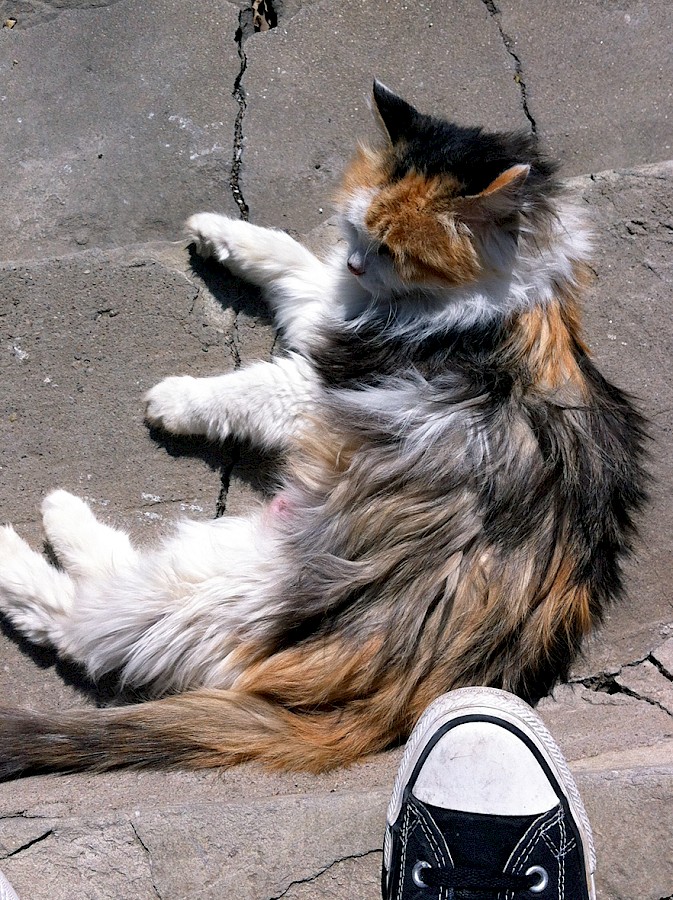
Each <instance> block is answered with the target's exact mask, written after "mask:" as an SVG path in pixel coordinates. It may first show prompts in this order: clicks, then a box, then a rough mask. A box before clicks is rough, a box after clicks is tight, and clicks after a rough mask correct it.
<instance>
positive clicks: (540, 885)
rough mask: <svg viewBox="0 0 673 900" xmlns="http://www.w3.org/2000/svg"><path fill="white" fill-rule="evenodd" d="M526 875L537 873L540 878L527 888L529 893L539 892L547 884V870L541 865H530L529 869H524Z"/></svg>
mask: <svg viewBox="0 0 673 900" xmlns="http://www.w3.org/2000/svg"><path fill="white" fill-rule="evenodd" d="M526 875H539V876H540V880H539V881H538V882H537V884H534V885H532V887H529V888H528V890H529V891H530V893H531V894H541V893H542V891H543V890H544V889H545V888H546V887H547V885H548V884H549V875H547V870H546V869H543V868H542V866H531V867H530V869H526Z"/></svg>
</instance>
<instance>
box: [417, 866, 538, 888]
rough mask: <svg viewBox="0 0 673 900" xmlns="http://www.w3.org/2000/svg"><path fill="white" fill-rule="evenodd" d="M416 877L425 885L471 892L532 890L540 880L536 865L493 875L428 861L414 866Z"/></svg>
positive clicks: (419, 883)
mask: <svg viewBox="0 0 673 900" xmlns="http://www.w3.org/2000/svg"><path fill="white" fill-rule="evenodd" d="M414 881H415V882H416V884H417V885H419V887H420V886H425V887H435V888H439V887H445V888H452V889H453V890H454V891H469V892H470V894H496V893H498V892H499V891H530V889H531V888H534V887H536V886H538V885H539V884H540V875H539V873H538V870H537V869H536V870H535V871H533V872H530V871H529V872H528V873H527V874H526V875H505V874H498V875H494V874H492V873H490V872H484V871H483V870H481V869H467V868H465V869H462V868H461V869H449V868H442V867H438V866H431V865H430V864H429V863H421V864H417V865H416V866H415V867H414Z"/></svg>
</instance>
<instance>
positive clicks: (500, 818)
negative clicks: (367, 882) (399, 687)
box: [382, 688, 595, 900]
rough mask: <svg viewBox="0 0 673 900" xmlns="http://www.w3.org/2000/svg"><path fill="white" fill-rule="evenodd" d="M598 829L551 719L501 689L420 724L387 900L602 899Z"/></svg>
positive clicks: (398, 807) (396, 806) (462, 696)
mask: <svg viewBox="0 0 673 900" xmlns="http://www.w3.org/2000/svg"><path fill="white" fill-rule="evenodd" d="M594 869H595V856H594V849H593V840H592V835H591V829H590V826H589V822H588V819H587V816H586V813H585V811H584V807H583V805H582V802H581V800H580V797H579V794H578V792H577V788H576V786H575V783H574V781H573V779H572V776H571V775H570V772H569V770H568V767H567V764H566V762H565V760H564V759H563V756H562V754H561V752H560V750H559V748H558V746H557V745H556V743H555V742H554V740H553V738H552V737H551V735H550V734H549V732H548V731H547V729H546V728H545V726H544V725H543V723H542V721H541V720H540V719H539V717H538V716H537V715H536V714H535V713H534V712H533V710H532V709H531V708H530V707H529V706H528V705H527V704H525V703H523V701H521V700H519V699H518V698H516V697H514V696H513V695H511V694H508V693H506V692H504V691H498V690H495V689H492V688H464V689H461V690H457V691H452V692H451V693H449V694H445V695H444V696H442V697H440V698H439V699H438V700H436V701H435V702H434V703H433V704H431V706H430V707H429V708H428V709H427V710H426V712H425V713H424V715H423V716H422V718H421V720H420V721H419V723H418V725H417V726H416V728H415V729H414V731H413V733H412V735H411V737H410V739H409V742H408V744H407V749H406V751H405V754H404V757H403V759H402V763H401V765H400V771H399V774H398V777H397V781H396V783H395V788H394V790H393V795H392V798H391V801H390V806H389V809H388V817H387V827H386V837H385V843H384V861H383V873H382V891H383V897H384V900H473V898H474V900H478V898H482V900H483V898H487V897H490V898H499V900H520V898H530V900H534V898H540V900H595V892H594V886H593V872H594Z"/></svg>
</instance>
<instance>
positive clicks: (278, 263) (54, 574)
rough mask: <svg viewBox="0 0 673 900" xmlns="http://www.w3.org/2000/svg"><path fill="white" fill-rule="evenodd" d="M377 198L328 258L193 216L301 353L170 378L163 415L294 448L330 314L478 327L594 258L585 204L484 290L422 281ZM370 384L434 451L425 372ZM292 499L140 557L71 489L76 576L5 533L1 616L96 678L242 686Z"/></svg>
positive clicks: (361, 400)
mask: <svg viewBox="0 0 673 900" xmlns="http://www.w3.org/2000/svg"><path fill="white" fill-rule="evenodd" d="M365 201H366V198H359V200H358V199H357V198H356V202H354V204H353V205H352V209H351V210H350V216H351V219H352V221H351V222H350V225H347V226H346V227H347V233H348V237H349V247H348V249H347V250H346V251H344V252H337V253H336V254H335V255H334V256H333V257H332V259H331V260H330V261H329V262H328V263H323V262H320V261H319V260H318V259H316V257H314V256H313V255H312V254H311V253H309V251H308V250H306V249H305V248H304V247H302V246H301V245H300V244H298V243H297V242H296V241H294V240H293V239H292V238H290V237H289V236H288V235H287V234H284V233H283V232H280V231H274V230H270V229H265V228H259V227H257V226H254V225H251V224H249V223H247V222H241V221H237V220H233V219H228V218H226V217H224V216H219V215H215V214H211V213H201V214H199V215H196V216H193V217H192V218H191V219H190V220H189V222H188V226H187V227H188V232H189V234H190V236H191V237H192V239H193V240H194V241H195V242H196V244H197V248H198V250H199V252H201V253H202V254H204V255H212V256H214V257H215V258H216V259H218V260H219V261H220V262H222V263H223V264H224V265H226V266H227V267H228V268H229V269H230V270H231V271H232V272H234V273H235V274H237V275H240V276H242V277H244V278H246V279H247V280H248V281H251V282H253V283H254V284H257V285H259V286H260V287H261V288H262V289H263V291H264V294H265V296H266V298H267V300H268V302H269V304H270V306H271V308H272V310H273V312H274V314H275V318H276V322H277V324H278V326H279V328H280V329H281V330H282V332H283V335H284V337H285V340H286V342H287V344H288V346H289V347H290V348H291V350H292V351H293V352H291V353H290V354H289V355H287V356H283V357H280V358H278V359H276V360H274V361H273V362H269V363H267V362H262V363H257V364H256V365H253V366H250V367H248V368H246V369H243V370H240V371H237V372H233V373H229V374H227V375H221V376H217V377H214V378H201V379H196V378H191V377H186V376H183V377H171V378H167V379H166V380H165V381H163V382H161V383H160V384H158V385H157V386H156V387H154V388H152V390H150V391H149V393H148V394H147V397H146V404H147V407H146V415H147V419H148V420H149V421H150V422H151V423H153V424H155V425H158V426H161V427H162V428H165V429H166V430H168V431H172V432H176V433H180V434H187V433H192V434H200V435H205V436H206V437H208V438H211V439H214V440H221V439H223V438H226V437H228V436H230V435H235V436H237V437H244V438H247V439H250V440H253V441H255V442H257V443H259V444H261V445H264V446H266V447H271V448H279V449H283V448H284V447H286V445H287V442H288V436H289V435H292V434H293V433H295V432H296V430H297V429H298V427H299V425H300V422H301V419H302V415H304V413H305V412H307V411H309V412H310V409H311V407H312V405H313V404H319V403H320V402H321V396H320V393H319V387H318V384H317V382H316V379H315V377H314V375H313V372H312V370H311V367H310V365H309V363H308V362H307V360H306V357H305V355H304V354H306V352H307V351H309V350H310V348H311V346H312V344H313V342H314V341H315V337H316V334H317V333H318V332H319V330H320V325H321V323H323V322H327V321H329V320H330V319H334V318H336V319H342V320H348V319H352V318H353V317H354V316H356V315H358V314H360V313H361V312H363V311H364V310H365V309H366V308H367V307H375V306H377V305H381V306H382V309H383V312H384V315H385V317H386V319H387V320H388V321H389V322H391V323H394V324H395V327H396V328H398V329H399V331H400V332H402V333H403V332H404V330H405V329H406V328H411V327H412V323H414V322H415V323H416V324H415V326H414V327H416V329H418V320H419V318H422V317H424V318H425V320H426V321H427V322H428V328H429V329H434V328H435V327H436V326H437V324H442V325H449V324H455V323H457V322H461V321H462V322H465V323H466V324H469V323H471V322H474V321H475V320H477V319H479V318H482V317H485V316H489V315H493V314H496V313H499V314H502V312H503V311H510V310H514V309H516V308H521V307H525V306H527V305H529V304H531V303H533V302H539V301H544V300H545V299H546V297H547V296H548V295H549V294H550V292H551V288H552V283H553V281H554V279H556V278H558V277H559V276H565V277H568V276H569V275H570V271H571V266H572V262H573V261H574V260H576V259H578V258H581V257H582V256H583V255H584V254H585V252H586V246H585V238H584V237H583V232H582V231H581V229H580V228H579V226H578V224H577V223H576V222H575V221H574V213H573V212H572V210H571V209H570V208H566V209H563V208H561V209H560V214H559V221H558V227H557V234H556V235H555V240H554V241H552V242H551V243H550V245H549V249H543V250H541V251H536V250H535V245H534V243H533V242H532V241H531V242H528V241H526V240H525V236H524V239H523V240H522V250H521V252H519V253H517V254H516V256H515V257H514V258H513V260H512V264H511V266H510V268H509V270H508V271H503V272H501V273H500V274H498V275H497V276H491V277H490V278H488V279H486V278H484V279H482V281H481V282H479V283H477V284H475V285H473V286H471V287H469V288H461V289H455V290H453V289H444V290H441V289H439V288H437V289H432V290H427V289H424V288H422V287H421V286H416V287H414V286H409V285H405V284H402V283H401V282H400V281H399V279H397V276H396V275H395V273H394V270H393V268H392V265H391V264H390V261H389V260H387V259H384V258H383V257H381V256H379V255H378V254H377V253H376V252H375V250H376V248H375V242H373V241H371V239H369V238H368V237H367V235H366V234H365V233H364V230H363V229H364V226H363V215H364V213H363V204H364V203H365ZM566 220H567V222H568V224H567V225H566V224H565V222H566ZM353 252H362V253H363V254H364V256H365V257H366V258H367V261H368V272H369V274H368V277H366V278H355V277H354V276H352V275H350V274H349V273H348V272H347V270H346V259H347V258H348V256H349V254H351V253H353ZM416 333H418V331H417V332H416ZM354 393H355V394H356V395H357V396H355V397H353V398H351V400H352V403H353V404H355V405H357V404H360V405H362V409H363V412H365V413H366V412H367V411H369V412H370V413H376V414H377V415H378V416H380V417H382V418H383V419H385V420H386V421H387V423H388V425H389V427H391V428H393V429H399V431H400V432H401V433H404V434H405V435H406V438H405V439H406V440H407V442H408V445H409V446H411V447H413V448H417V449H418V452H419V453H422V452H425V450H424V448H427V445H428V444H432V443H433V441H434V440H435V439H436V436H437V435H438V434H440V432H441V429H440V428H439V427H438V425H439V423H438V422H436V421H435V417H434V414H433V398H432V396H431V393H428V388H427V385H425V384H424V382H423V379H421V378H420V376H419V379H418V380H417V381H414V380H413V379H410V378H407V379H406V380H405V379H402V380H401V381H400V384H399V385H398V386H397V388H396V389H395V390H394V391H391V390H388V391H385V390H383V389H378V388H377V389H371V390H369V391H368V392H364V391H362V392H354ZM455 415H456V416H458V417H460V418H461V420H462V421H461V423H460V428H459V431H461V432H462V433H465V432H466V431H468V432H469V431H470V430H472V431H474V428H475V426H474V422H473V420H472V417H471V414H470V410H467V409H466V410H462V409H456V410H455ZM445 424H446V421H445V420H444V422H443V425H445ZM474 438H475V439H474V441H473V447H476V448H477V451H478V452H480V453H484V452H486V449H487V448H484V447H482V446H481V445H480V438H479V434H477V433H476V432H475V434H474ZM281 507H282V504H280V505H278V504H277V503H276V506H274V504H272V505H271V507H269V508H268V509H267V510H266V511H263V512H262V511H258V512H255V513H253V514H252V515H250V516H249V517H247V518H226V519H219V520H216V521H211V522H185V523H183V524H182V525H180V526H179V527H178V528H177V530H176V532H175V534H174V535H173V536H171V537H169V538H167V539H166V540H165V541H164V543H163V544H162V545H161V546H160V547H159V548H158V549H156V550H153V551H150V552H145V553H140V552H139V551H137V550H136V549H134V548H133V547H132V546H131V543H130V541H129V538H128V537H127V536H126V535H125V534H124V533H122V532H120V531H117V530H115V529H113V528H110V527H109V526H107V525H104V524H102V523H100V522H98V521H97V520H96V519H95V517H94V516H93V513H92V512H91V510H90V509H89V507H88V506H87V505H86V504H85V503H84V502H83V501H81V500H79V499H77V498H76V497H73V496H72V495H70V494H67V493H66V492H65V491H56V492H54V493H52V494H50V495H49V496H48V497H47V498H46V500H45V501H44V504H43V518H44V528H45V532H46V534H47V537H48V538H49V540H50V541H51V543H52V545H53V546H54V549H55V550H56V552H57V553H58V556H59V558H60V560H61V562H62V564H63V566H64V567H65V570H66V571H65V572H62V571H59V570H57V569H56V568H54V567H53V566H51V565H49V563H47V561H46V560H45V559H44V558H43V557H42V556H40V555H39V554H37V553H35V552H34V551H33V550H31V549H30V547H29V546H28V545H27V544H26V543H25V542H24V541H23V540H22V539H21V538H20V537H19V536H18V535H17V534H16V533H15V532H14V530H13V529H11V528H9V527H7V528H4V529H2V530H0V611H1V612H3V613H4V614H6V615H7V617H8V618H9V620H10V621H11V622H12V623H13V624H14V625H15V626H16V627H17V628H18V629H20V630H21V631H22V632H23V633H24V634H25V635H26V636H27V637H29V638H30V639H31V640H34V641H37V642H40V643H43V642H49V643H52V644H53V645H54V646H55V647H56V648H57V649H58V650H59V651H60V652H61V653H63V654H64V655H67V656H70V657H72V658H74V659H75V660H78V661H80V662H81V663H83V664H84V665H85V666H86V667H87V669H88V671H89V672H90V674H91V675H92V676H98V675H101V674H102V673H104V672H107V671H111V670H114V669H120V670H121V671H122V677H123V679H124V680H125V681H126V682H127V683H130V684H136V685H144V686H148V685H149V686H151V688H152V689H153V690H154V691H155V692H157V693H161V692H165V691H176V690H184V689H186V688H190V687H196V686H199V685H209V686H220V687H226V686H230V685H231V684H232V683H233V682H234V681H235V678H236V675H237V673H238V669H237V662H236V655H235V651H236V648H237V647H238V646H239V644H240V642H241V641H242V640H243V639H244V638H250V637H251V636H254V635H255V634H256V633H261V632H263V630H264V628H265V627H267V625H268V622H269V621H270V620H272V618H273V614H274V609H273V606H272V602H270V600H269V598H270V597H273V596H274V587H275V586H276V585H277V584H278V582H279V580H280V579H281V577H282V576H283V575H284V574H285V572H284V566H285V565H286V563H285V560H284V558H283V554H282V547H281V546H280V544H279V536H278V535H279V532H278V528H277V522H278V516H280V515H282V512H279V511H278V510H279V509H280V508H281Z"/></svg>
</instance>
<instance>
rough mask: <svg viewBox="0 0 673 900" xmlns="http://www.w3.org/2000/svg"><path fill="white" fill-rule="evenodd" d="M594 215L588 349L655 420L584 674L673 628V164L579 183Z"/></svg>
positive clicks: (614, 663)
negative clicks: (634, 511) (617, 598)
mask: <svg viewBox="0 0 673 900" xmlns="http://www.w3.org/2000/svg"><path fill="white" fill-rule="evenodd" d="M574 184H575V187H576V189H577V190H578V191H579V193H580V196H581V197H582V199H583V202H584V203H585V204H586V206H587V207H588V210H589V212H590V214H591V217H592V219H593V223H594V232H595V251H594V259H595V262H594V269H595V272H596V276H597V277H596V282H595V285H594V289H593V291H592V293H591V296H590V297H589V300H588V302H587V304H586V315H585V319H586V329H587V336H588V339H589V345H590V348H591V350H592V352H593V354H594V357H595V359H596V361H597V363H598V365H599V367H600V368H601V370H602V371H603V373H604V374H605V375H607V376H608V377H609V378H611V379H613V380H614V381H615V382H616V383H617V384H618V385H620V386H621V387H623V388H625V389H626V390H628V391H629V392H631V393H632V394H634V395H635V397H636V398H637V399H638V401H639V403H640V405H641V408H642V409H643V410H644V412H645V413H646V415H647V416H648V417H649V419H650V421H651V426H650V431H651V436H652V444H651V448H650V449H651V460H650V463H649V468H650V471H651V473H652V475H653V481H652V484H651V501H650V504H649V507H648V509H647V514H646V516H645V518H644V521H643V523H642V532H641V537H640V539H639V540H638V541H637V543H636V553H635V555H634V557H633V559H632V561H631V562H630V563H629V565H628V566H627V567H626V572H627V581H626V584H627V599H626V602H623V603H620V604H618V605H617V606H615V608H614V609H613V610H612V611H611V612H610V613H609V614H608V615H607V617H606V622H605V627H604V628H603V630H602V631H601V632H600V633H599V635H598V636H597V638H596V639H595V640H594V641H593V642H592V643H590V644H589V645H588V646H587V651H586V656H585V659H584V660H583V661H582V662H580V663H579V664H578V666H577V667H576V672H577V674H578V676H582V677H583V676H585V675H588V674H591V673H596V672H600V671H604V670H610V669H611V670H612V671H615V670H616V669H618V668H619V667H620V666H621V665H623V664H625V663H627V662H634V661H636V660H638V659H642V658H644V657H645V656H646V655H647V654H648V653H649V652H650V651H651V650H652V649H653V648H654V647H656V646H658V645H659V644H661V643H662V640H663V639H664V638H665V637H667V636H668V635H669V634H670V633H671V629H672V628H673V605H672V598H673V566H672V565H671V561H672V556H673V538H672V537H671V535H673V487H672V485H673V460H672V458H671V452H670V446H671V443H670V435H671V433H672V431H673V392H672V386H671V379H670V378H669V376H668V372H669V370H670V359H671V358H672V357H673V333H672V332H671V329H670V328H667V327H662V323H664V322H668V320H669V318H670V297H671V292H672V290H673V255H672V254H671V249H672V248H673V165H672V164H671V163H663V164H661V165H657V166H652V167H649V168H648V167H644V168H641V169H637V170H633V171H628V170H627V171H625V172H622V173H602V174H598V175H595V176H592V177H586V178H582V179H578V180H576V181H575V182H574Z"/></svg>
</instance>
